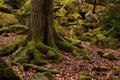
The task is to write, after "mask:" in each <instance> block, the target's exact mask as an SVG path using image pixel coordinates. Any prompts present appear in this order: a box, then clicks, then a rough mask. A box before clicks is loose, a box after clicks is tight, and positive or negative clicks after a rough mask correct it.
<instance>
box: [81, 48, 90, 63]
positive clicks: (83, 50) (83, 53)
mask: <svg viewBox="0 0 120 80" xmlns="http://www.w3.org/2000/svg"><path fill="white" fill-rule="evenodd" d="M80 54H81V55H82V57H83V59H85V60H88V61H90V62H91V61H92V60H91V58H90V55H89V53H88V50H87V49H80Z"/></svg>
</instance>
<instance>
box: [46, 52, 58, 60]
mask: <svg viewBox="0 0 120 80" xmlns="http://www.w3.org/2000/svg"><path fill="white" fill-rule="evenodd" d="M47 56H48V58H50V59H55V58H56V55H55V52H53V51H48V52H47Z"/></svg>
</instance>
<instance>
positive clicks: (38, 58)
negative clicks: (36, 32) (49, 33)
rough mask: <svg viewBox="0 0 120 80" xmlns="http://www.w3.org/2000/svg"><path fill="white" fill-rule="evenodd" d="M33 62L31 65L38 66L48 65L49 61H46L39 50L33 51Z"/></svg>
mask: <svg viewBox="0 0 120 80" xmlns="http://www.w3.org/2000/svg"><path fill="white" fill-rule="evenodd" d="M32 57H33V58H32V60H31V61H30V63H32V64H36V65H43V64H46V63H47V61H46V60H44V55H43V54H42V53H41V52H40V51H39V50H37V49H33V50H32Z"/></svg>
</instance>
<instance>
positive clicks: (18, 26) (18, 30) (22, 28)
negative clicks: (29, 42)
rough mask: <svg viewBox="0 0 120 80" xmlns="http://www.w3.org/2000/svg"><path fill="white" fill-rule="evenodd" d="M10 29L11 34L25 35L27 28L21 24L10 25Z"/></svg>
mask: <svg viewBox="0 0 120 80" xmlns="http://www.w3.org/2000/svg"><path fill="white" fill-rule="evenodd" d="M10 29H11V31H12V32H15V33H16V34H25V33H27V30H28V27H27V26H25V25H22V24H15V25H11V26H10Z"/></svg>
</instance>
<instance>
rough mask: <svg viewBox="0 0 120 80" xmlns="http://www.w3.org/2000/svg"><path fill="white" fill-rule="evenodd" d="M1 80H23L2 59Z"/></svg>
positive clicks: (0, 62) (0, 60)
mask: <svg viewBox="0 0 120 80" xmlns="http://www.w3.org/2000/svg"><path fill="white" fill-rule="evenodd" d="M0 79H1V80H23V79H22V78H21V77H20V76H19V75H18V74H17V73H16V72H14V71H13V70H12V68H11V67H10V66H9V65H8V64H7V63H6V62H5V61H3V60H2V59H1V58H0Z"/></svg>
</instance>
